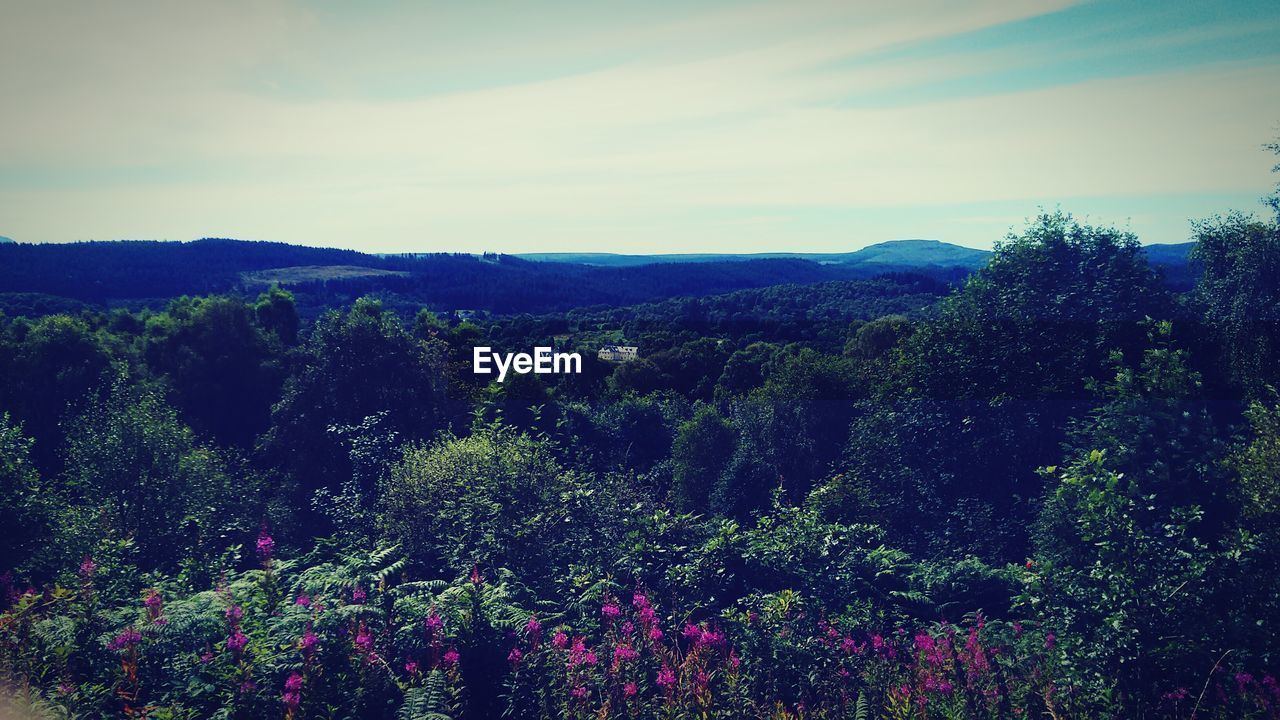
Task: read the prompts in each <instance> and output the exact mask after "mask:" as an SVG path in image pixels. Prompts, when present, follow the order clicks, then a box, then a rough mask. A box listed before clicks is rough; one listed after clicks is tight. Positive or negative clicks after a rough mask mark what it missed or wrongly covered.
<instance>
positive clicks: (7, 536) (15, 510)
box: [0, 413, 55, 572]
mask: <svg viewBox="0 0 1280 720" xmlns="http://www.w3.org/2000/svg"><path fill="white" fill-rule="evenodd" d="M30 453H31V439H30V438H27V437H25V436H23V434H22V428H21V427H20V426H19V425H17V424H16V423H14V422H12V421H11V420H10V418H9V414H8V413H0V527H3V528H5V531H4V532H3V533H0V571H2V570H23V571H28V572H29V571H31V570H32V568H31V567H29V566H28V562H29V561H30V560H31V558H32V556H33V555H34V554H35V553H36V552H37V551H38V550H39V548H40V547H41V546H42V545H44V544H46V543H47V542H48V538H49V536H50V535H52V533H53V523H52V514H53V508H54V507H55V505H54V503H53V502H52V498H50V497H49V495H48V494H47V493H46V492H45V488H44V487H42V483H41V481H40V475H39V473H37V472H36V469H35V466H34V465H33V464H32V462H31V458H30Z"/></svg>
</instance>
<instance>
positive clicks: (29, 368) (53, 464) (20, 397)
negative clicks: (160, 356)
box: [0, 315, 112, 474]
mask: <svg viewBox="0 0 1280 720" xmlns="http://www.w3.org/2000/svg"><path fill="white" fill-rule="evenodd" d="M13 332H14V345H13V346H12V347H11V349H10V352H9V353H6V354H7V355H8V358H7V365H8V367H6V368H5V369H4V371H3V373H0V375H3V378H4V380H3V382H0V406H2V407H5V408H8V409H9V410H10V412H11V413H12V414H13V418H14V419H15V420H18V421H20V422H21V423H22V424H23V428H24V432H25V433H26V434H27V435H28V436H29V437H31V438H32V439H34V441H35V446H34V448H33V450H32V456H33V458H34V459H35V461H36V463H37V465H38V466H39V467H40V469H41V470H42V471H43V472H44V473H46V474H56V473H57V471H58V469H59V451H60V447H59V445H60V441H61V432H60V431H59V424H60V423H62V422H63V421H64V420H66V419H68V418H70V417H72V416H73V415H74V414H75V413H76V412H77V411H78V409H79V408H80V406H81V405H82V404H83V402H84V401H85V399H86V398H87V397H89V396H90V395H91V394H92V392H93V391H94V390H96V389H97V388H98V387H100V386H101V385H102V383H103V382H104V381H105V380H106V379H107V378H108V377H109V373H108V368H109V367H110V366H111V363H112V356H111V353H110V351H109V350H108V348H107V347H105V346H104V344H103V343H102V342H101V340H100V339H99V338H98V337H97V336H96V334H95V333H94V331H93V329H92V328H90V327H89V325H88V324H87V323H86V322H85V321H83V320H81V319H79V318H73V317H68V316H66V315H50V316H48V317H43V318H40V319H39V320H37V321H35V322H34V323H31V324H26V323H21V322H20V323H19V324H18V326H17V327H16V328H15V329H14V331H13Z"/></svg>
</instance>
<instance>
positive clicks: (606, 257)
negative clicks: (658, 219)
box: [0, 239, 1192, 316]
mask: <svg viewBox="0 0 1280 720" xmlns="http://www.w3.org/2000/svg"><path fill="white" fill-rule="evenodd" d="M1189 248H1190V245H1189V244H1184V245H1159V246H1156V245H1153V246H1149V247H1148V249H1147V252H1148V257H1150V258H1151V262H1152V264H1153V265H1155V266H1156V267H1157V268H1159V269H1161V271H1162V272H1163V273H1164V274H1165V277H1166V279H1167V280H1168V281H1169V282H1170V284H1171V285H1172V286H1175V287H1178V288H1185V287H1189V283H1190V282H1191V280H1192V278H1191V275H1190V271H1189V270H1188V265H1187V262H1186V254H1187V251H1188V250H1189ZM989 257H990V253H989V252H988V251H985V250H975V249H973V248H966V247H961V246H959V245H952V244H950V243H944V242H939V241H937V240H895V241H890V242H883V243H878V244H875V245H871V246H868V247H865V248H862V249H861V250H857V251H854V252H849V253H765V254H748V255H611V254H607V253H605V254H549V255H548V254H543V255H525V256H513V255H496V254H485V255H483V256H476V255H470V254H461V253H458V254H444V253H438V254H415V255H372V254H367V253H361V252H356V251H354V250H335V249H329V248H313V247H304V246H298V245H289V244H285V243H275V242H251V241H242V240H228V239H203V240H195V241H191V242H156V241H133V240H131V241H116V242H82V243H70V244H47V245H35V244H22V243H3V244H0V311H3V312H5V313H7V314H10V315H14V314H28V313H38V312H39V311H40V309H49V308H67V307H81V306H99V307H102V306H107V307H110V306H120V305H123V306H131V307H137V306H143V305H150V306H158V305H163V304H164V303H165V302H167V301H168V299H170V298H174V297H178V296H181V295H201V294H209V293H227V292H238V293H242V294H245V295H249V296H253V295H256V294H257V293H258V292H260V291H261V290H262V289H264V288H266V287H269V286H270V285H272V284H280V285H282V286H285V287H288V288H289V289H290V290H291V291H293V292H294V294H295V296H297V298H298V303H299V309H300V311H301V312H302V313H303V314H304V316H315V315H317V314H319V313H320V312H322V311H323V310H324V309H326V308H330V307H335V306H339V305H345V304H347V303H350V302H352V301H353V300H355V299H356V298H357V297H360V296H361V295H366V294H372V295H376V296H378V297H381V298H383V300H384V302H385V303H386V304H387V305H388V306H389V307H392V308H394V309H396V310H398V311H402V312H405V313H412V312H416V310H417V309H418V308H421V307H430V308H433V309H437V310H463V309H465V310H486V311H489V312H494V313H542V312H557V311H562V310H566V309H569V308H574V307H590V306H615V307H616V306H622V305H632V304H636V303H644V302H655V301H660V300H664V299H666V298H675V297H701V296H706V295H714V294H720V293H727V292H732V291H735V290H745V289H750V288H764V287H770V286H774V285H781V284H812V283H819V282H829V281H848V280H865V279H868V278H872V277H876V276H880V275H885V274H889V273H908V274H914V275H923V276H927V277H928V278H930V279H932V280H935V281H939V282H942V283H954V282H957V281H959V280H962V279H963V278H964V277H965V276H967V275H968V274H969V273H971V272H972V271H973V270H975V269H977V268H980V267H982V266H983V265H984V264H985V263H986V262H987V259H988V258H989Z"/></svg>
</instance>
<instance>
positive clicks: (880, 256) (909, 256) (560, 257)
mask: <svg viewBox="0 0 1280 720" xmlns="http://www.w3.org/2000/svg"><path fill="white" fill-rule="evenodd" d="M990 255H991V253H990V252H988V251H986V250H976V249H974V248H967V247H963V246H961V245H953V244H951V243H945V242H941V241H939V240H889V241H887V242H881V243H876V244H874V245H868V246H867V247H865V248H862V249H861V250H855V251H853V252H847V253H727V254H716V253H701V254H669V255H616V254H612V253H527V254H521V255H519V256H518V257H521V258H524V259H526V260H534V261H538V262H556V263H572V264H580V265H596V266H601V267H628V266H634V265H648V264H652V263H691V262H725V261H740V260H759V259H779V258H786V259H792V260H808V261H811V262H816V263H819V264H823V265H850V266H885V265H891V266H895V267H900V268H919V267H929V266H936V267H963V268H968V269H976V268H979V267H982V266H983V265H985V264H986V262H987V258H988V257H990Z"/></svg>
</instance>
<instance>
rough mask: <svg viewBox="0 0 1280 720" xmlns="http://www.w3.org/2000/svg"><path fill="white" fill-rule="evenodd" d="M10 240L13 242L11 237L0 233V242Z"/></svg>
mask: <svg viewBox="0 0 1280 720" xmlns="http://www.w3.org/2000/svg"><path fill="white" fill-rule="evenodd" d="M11 242H13V238H7V237H5V236H3V235H0V244H3V243H11Z"/></svg>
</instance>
